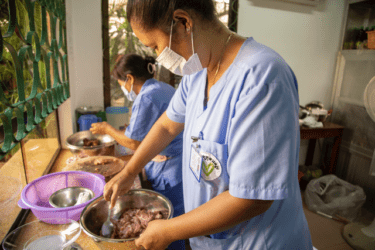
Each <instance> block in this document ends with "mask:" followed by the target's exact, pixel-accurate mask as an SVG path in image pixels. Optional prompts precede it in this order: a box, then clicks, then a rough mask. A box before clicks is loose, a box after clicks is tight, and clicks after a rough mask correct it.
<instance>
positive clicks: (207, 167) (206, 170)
mask: <svg viewBox="0 0 375 250" xmlns="http://www.w3.org/2000/svg"><path fill="white" fill-rule="evenodd" d="M214 169H215V167H214V164H213V163H212V162H210V163H209V164H208V165H206V163H205V162H204V161H203V173H204V174H205V175H206V176H209V175H210V174H211V173H212V171H214Z"/></svg>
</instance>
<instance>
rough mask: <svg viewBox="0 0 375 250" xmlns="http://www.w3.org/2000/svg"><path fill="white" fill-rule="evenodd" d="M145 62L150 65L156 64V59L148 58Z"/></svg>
mask: <svg viewBox="0 0 375 250" xmlns="http://www.w3.org/2000/svg"><path fill="white" fill-rule="evenodd" d="M145 61H146V62H147V64H148V63H151V64H155V62H156V60H155V58H153V57H152V56H146V57H145Z"/></svg>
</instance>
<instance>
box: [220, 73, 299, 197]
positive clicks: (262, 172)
mask: <svg viewBox="0 0 375 250" xmlns="http://www.w3.org/2000/svg"><path fill="white" fill-rule="evenodd" d="M286 81H288V80H286ZM291 81H293V80H292V79H289V82H271V83H267V84H266V83H262V84H259V85H257V86H250V87H249V84H248V87H247V89H246V82H245V85H244V86H245V88H244V89H243V91H242V92H241V95H240V97H239V100H238V102H237V104H236V108H235V115H234V116H233V118H232V120H231V125H230V131H229V135H228V156H229V157H228V162H227V164H228V165H227V166H228V174H229V176H230V181H229V192H230V194H231V195H232V196H235V197H238V198H243V199H259V200H281V199H285V198H287V197H288V192H290V186H291V182H293V181H294V178H297V168H298V166H296V165H298V160H297V159H298V152H299V136H300V135H299V125H298V121H297V120H298V117H296V115H295V111H296V105H297V106H298V93H297V89H296V88H295V84H294V82H293V83H292V82H291ZM253 85H256V84H253ZM297 116H298V114H297ZM296 163H297V164H296Z"/></svg>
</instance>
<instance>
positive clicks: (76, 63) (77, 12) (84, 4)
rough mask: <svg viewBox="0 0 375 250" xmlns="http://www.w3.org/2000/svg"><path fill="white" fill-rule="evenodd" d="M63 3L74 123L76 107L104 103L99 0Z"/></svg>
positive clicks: (102, 104) (73, 120) (78, 0)
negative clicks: (64, 5)
mask: <svg viewBox="0 0 375 250" xmlns="http://www.w3.org/2000/svg"><path fill="white" fill-rule="evenodd" d="M65 4H66V25H67V27H66V29H67V43H68V55H69V57H68V63H69V81H70V95H71V98H70V99H71V103H70V109H71V112H70V114H71V118H72V121H71V124H73V123H75V110H76V109H77V108H78V107H81V106H102V107H103V106H104V93H103V53H102V19H101V0H66V1H65ZM75 127H76V126H75V125H73V128H74V129H75ZM62 129H63V128H62ZM63 143H64V142H63Z"/></svg>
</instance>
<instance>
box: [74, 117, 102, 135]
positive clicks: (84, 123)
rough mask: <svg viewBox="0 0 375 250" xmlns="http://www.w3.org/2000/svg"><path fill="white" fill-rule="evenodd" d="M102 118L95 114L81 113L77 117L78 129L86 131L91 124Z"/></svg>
mask: <svg viewBox="0 0 375 250" xmlns="http://www.w3.org/2000/svg"><path fill="white" fill-rule="evenodd" d="M101 121H102V118H101V117H97V116H96V115H81V116H80V117H79V118H78V124H79V131H86V130H89V129H90V128H91V124H93V123H97V122H101Z"/></svg>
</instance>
